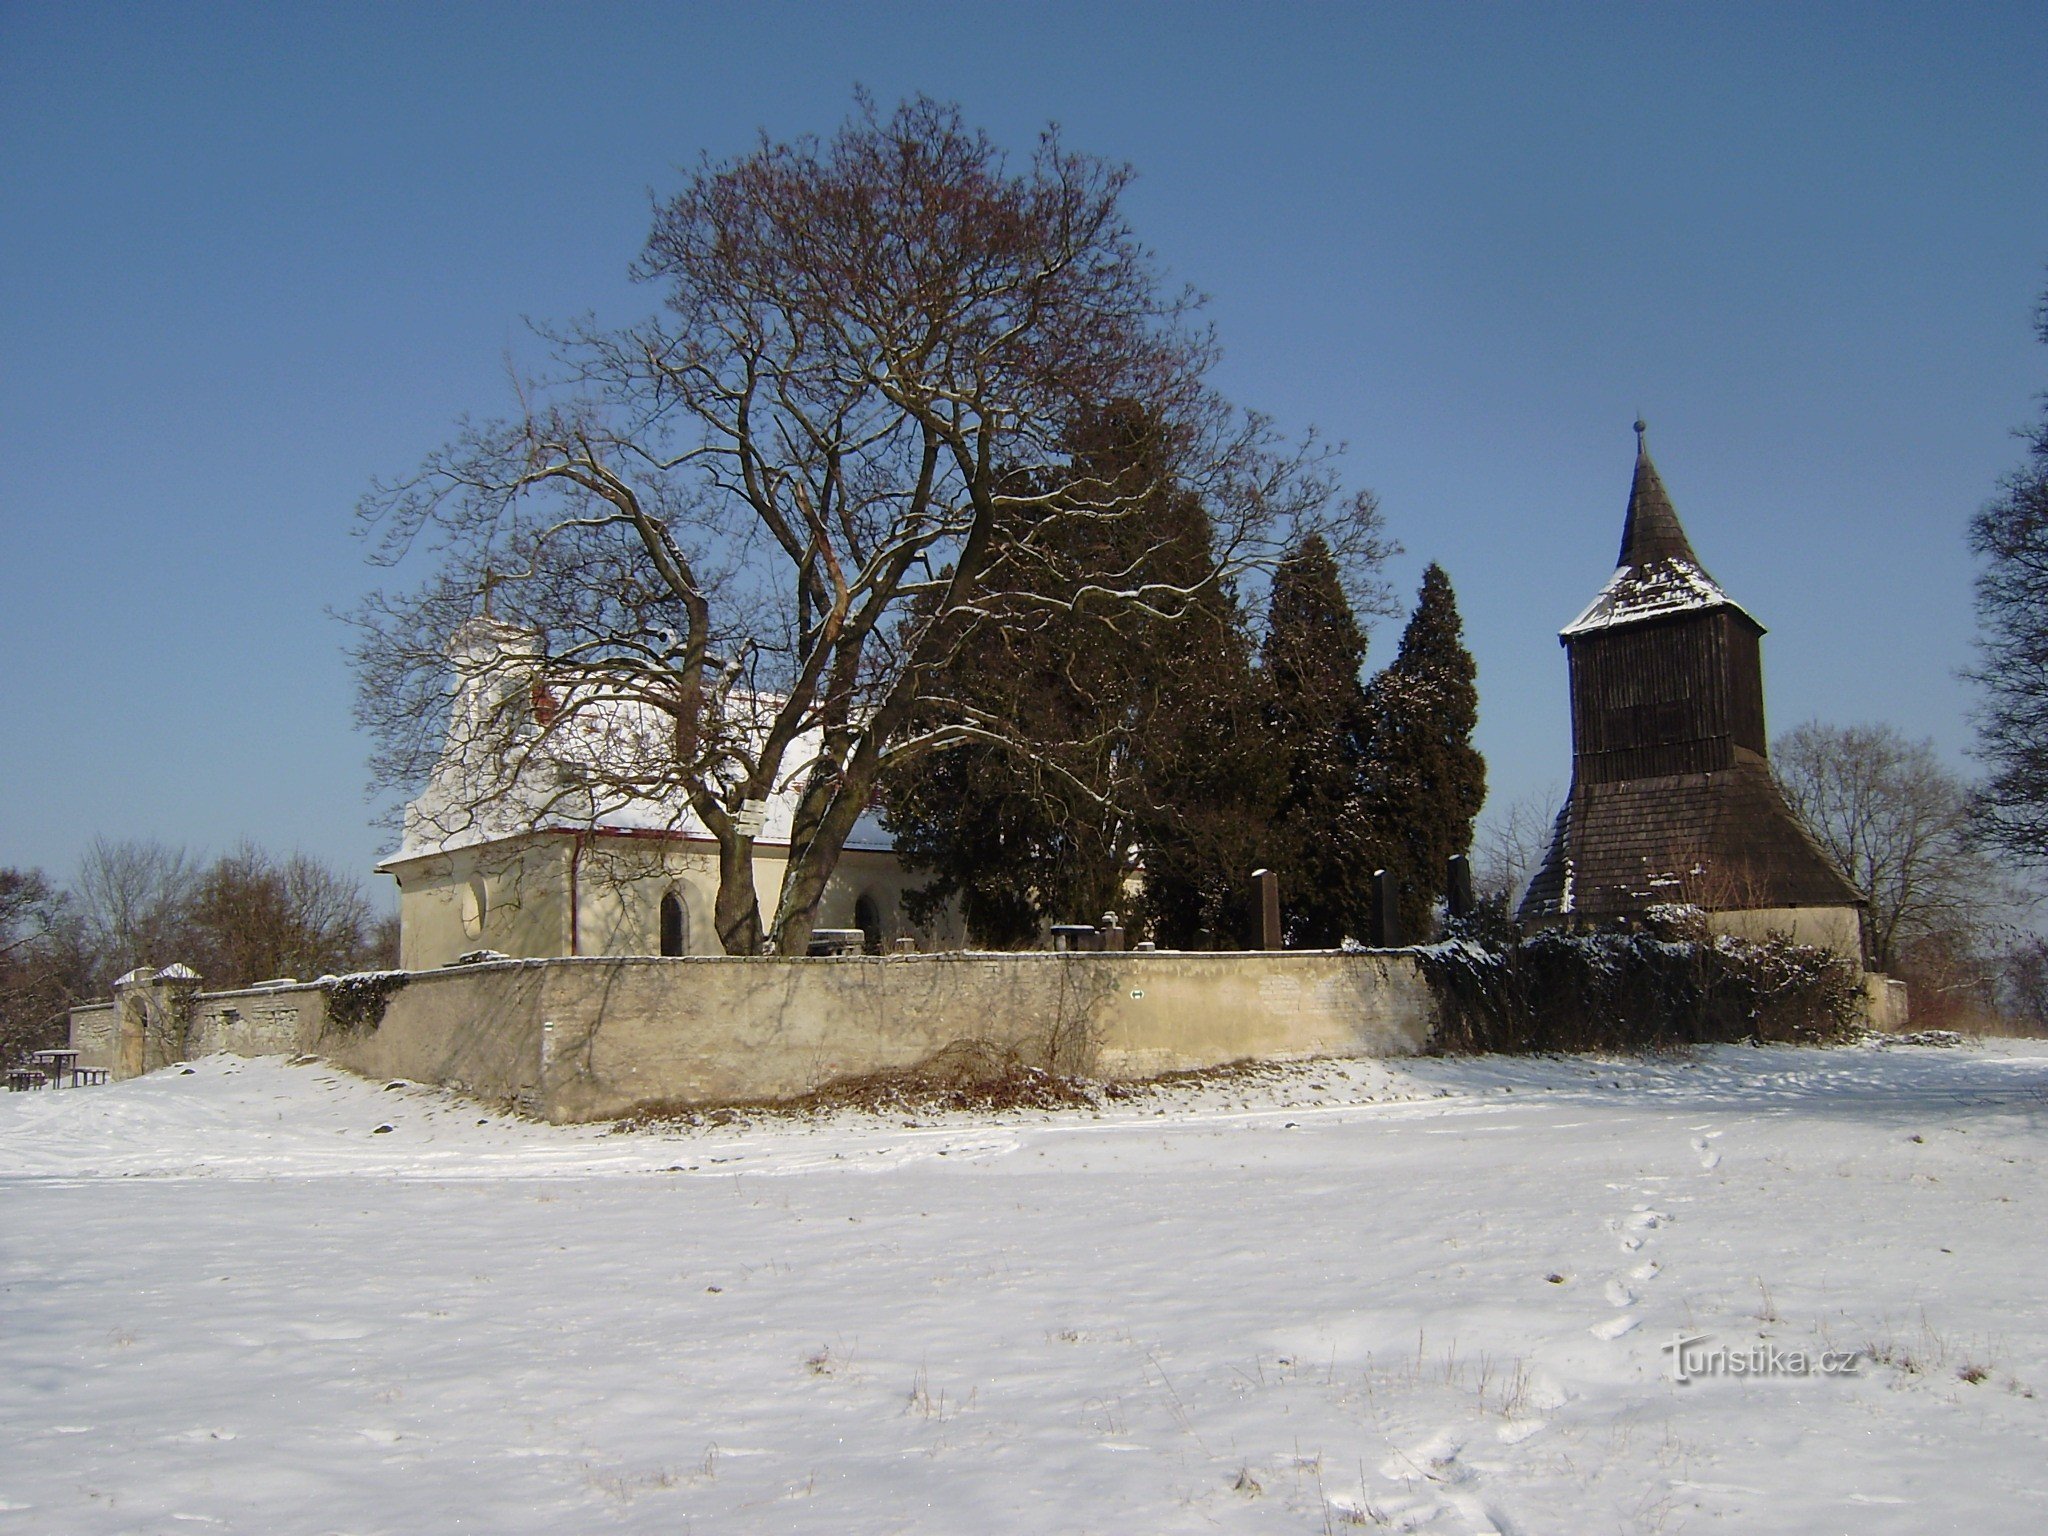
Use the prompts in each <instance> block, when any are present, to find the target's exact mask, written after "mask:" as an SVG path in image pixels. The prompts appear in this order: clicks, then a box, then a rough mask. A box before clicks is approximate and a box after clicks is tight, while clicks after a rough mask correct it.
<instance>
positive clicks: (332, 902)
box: [185, 843, 376, 987]
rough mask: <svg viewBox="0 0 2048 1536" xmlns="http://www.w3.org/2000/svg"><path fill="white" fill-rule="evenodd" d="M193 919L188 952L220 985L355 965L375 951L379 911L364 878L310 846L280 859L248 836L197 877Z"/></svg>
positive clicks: (191, 908)
mask: <svg viewBox="0 0 2048 1536" xmlns="http://www.w3.org/2000/svg"><path fill="white" fill-rule="evenodd" d="M188 921H189V923H190V926H191V931H192V936H193V950H192V953H191V954H189V955H187V956H186V957H185V958H186V959H187V960H188V961H189V962H190V963H191V964H192V965H194V966H195V967H196V968H197V969H198V971H199V973H200V975H202V976H204V977H205V978H206V980H207V982H208V983H209V984H210V985H213V986H216V987H239V986H247V985H248V984H249V983H250V982H253V981H262V980H267V979H269V978H272V977H277V976H297V977H299V978H301V979H305V978H310V977H314V976H320V975H325V974H331V973H338V972H344V971H351V970H355V969H356V968H358V967H359V966H361V965H364V964H367V963H371V962H372V961H373V959H374V957H375V953H376V950H375V943H376V940H375V935H374V931H373V929H374V914H373V913H372V911H371V908H370V903H369V900H368V898H366V897H365V896H364V894H363V890H362V886H361V885H360V884H359V883H358V882H356V881H355V880H353V879H351V878H349V877H348V876H346V875H343V874H339V873H337V872H336V871H334V870H332V869H329V868H328V867H327V866H326V865H324V864H322V863H320V861H319V860H317V859H314V858H311V857H310V856H308V855H306V854H303V853H295V854H292V855H291V856H290V857H288V858H285V859H283V860H279V859H275V858H273V857H272V856H271V855H269V854H267V853H265V852H263V851H262V850H261V849H259V848H257V847H255V846H254V845H252V844H249V843H244V844H242V845H241V846H239V847H237V848H235V849H232V850H231V851H229V852H228V853H226V854H224V855H223V856H222V857H221V858H219V859H217V860H216V861H215V862H214V863H213V864H212V865H211V866H209V867H208V868H207V869H206V871H205V872H204V874H203V875H201V876H200V877H199V879H198V880H197V882H196V884H195V886H194V888H193V890H192V893H191V897H190V904H189V908H188Z"/></svg>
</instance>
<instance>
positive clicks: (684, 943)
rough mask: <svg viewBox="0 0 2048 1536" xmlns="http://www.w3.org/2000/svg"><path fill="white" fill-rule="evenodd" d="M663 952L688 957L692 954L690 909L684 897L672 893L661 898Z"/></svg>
mask: <svg viewBox="0 0 2048 1536" xmlns="http://www.w3.org/2000/svg"><path fill="white" fill-rule="evenodd" d="M661 952H662V953H663V954H664V955H687V954H688V953H689V952H690V909H689V908H688V907H686V906H684V905H683V899H682V897H680V896H678V895H677V894H676V893H675V892H674V891H670V892H668V893H667V894H665V895H664V896H663V897H662V898H661Z"/></svg>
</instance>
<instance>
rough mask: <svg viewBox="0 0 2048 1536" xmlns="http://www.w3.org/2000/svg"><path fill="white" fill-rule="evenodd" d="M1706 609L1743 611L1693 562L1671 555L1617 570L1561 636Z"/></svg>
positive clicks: (1589, 632)
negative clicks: (1645, 563)
mask: <svg viewBox="0 0 2048 1536" xmlns="http://www.w3.org/2000/svg"><path fill="white" fill-rule="evenodd" d="M1710 608H1734V609H1736V610H1737V611H1738V612H1740V611H1741V607H1740V605H1739V604H1738V603H1736V601H1735V600H1734V599H1733V598H1731V597H1730V596H1729V595H1728V594H1727V593H1726V592H1723V591H1722V590H1721V588H1720V586H1719V584H1718V583H1716V582H1715V580H1714V578H1713V577H1711V576H1709V575H1708V574H1707V573H1706V572H1705V571H1704V570H1702V569H1701V568H1700V567H1699V566H1697V565H1695V564H1694V563H1693V562H1692V561H1690V560H1682V559H1679V558H1677V557H1675V556H1673V557H1667V558H1665V559H1662V560H1653V561H1651V562H1649V563H1648V564H1647V565H1624V566H1620V567H1618V568H1617V569H1616V570H1615V572H1614V574H1613V575H1612V576H1610V577H1608V578H1607V585H1606V586H1604V587H1602V588H1601V589H1600V592H1599V595H1598V596H1596V597H1595V598H1594V599H1593V601H1592V602H1590V603H1588V604H1587V605H1586V609H1585V611H1584V612H1583V613H1581V614H1580V615H1579V616H1578V617H1577V618H1576V619H1573V620H1572V621H1571V623H1569V624H1567V625H1565V627H1564V628H1563V629H1562V630H1561V631H1559V633H1560V634H1563V635H1566V636H1570V635H1585V634H1592V633H1594V632H1595V631H1597V630H1602V629H1613V628H1615V627H1616V626H1618V625H1622V624H1633V623H1636V622H1638V621H1640V620H1643V619H1655V618H1662V617H1664V616H1665V615H1667V614H1673V613H1697V612H1703V611H1705V610H1707V609H1710Z"/></svg>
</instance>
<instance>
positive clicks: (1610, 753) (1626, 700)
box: [1567, 609, 1764, 784]
mask: <svg viewBox="0 0 2048 1536" xmlns="http://www.w3.org/2000/svg"><path fill="white" fill-rule="evenodd" d="M1567 648H1568V650H1569V653H1570V658H1571V688H1572V755H1573V764H1572V771H1573V777H1574V778H1575V779H1576V780H1577V781H1578V782H1580V783H1582V784H1611V783H1618V782H1620V781H1622V780H1625V779H1639V778H1651V777H1663V776H1665V775H1669V774H1676V773H1712V772H1714V771H1716V770H1718V769H1723V768H1726V767H1727V766H1728V765H1729V764H1730V763H1731V762H1732V761H1734V749H1735V748H1737V747H1745V748H1747V749H1749V750H1750V751H1752V752H1756V753H1759V754H1761V753H1762V752H1763V750H1764V726H1763V661H1762V652H1761V648H1760V647H1759V645H1758V643H1757V634H1756V631H1755V629H1754V627H1753V626H1752V625H1750V624H1749V623H1747V622H1745V620H1744V619H1743V618H1742V617H1741V616H1740V615H1738V614H1736V613H1734V612H1731V611H1729V610H1727V609H1722V610H1719V611H1717V612H1712V613H1697V614H1685V615H1682V616H1680V617H1675V618H1671V619H1663V620H1658V621H1654V622H1649V623H1642V624H1630V625H1625V626H1622V627H1619V628H1616V629H1612V630H1608V631H1605V632H1601V633H1596V634H1590V635H1584V636H1574V637H1572V638H1571V639H1570V640H1569V641H1568V642H1567Z"/></svg>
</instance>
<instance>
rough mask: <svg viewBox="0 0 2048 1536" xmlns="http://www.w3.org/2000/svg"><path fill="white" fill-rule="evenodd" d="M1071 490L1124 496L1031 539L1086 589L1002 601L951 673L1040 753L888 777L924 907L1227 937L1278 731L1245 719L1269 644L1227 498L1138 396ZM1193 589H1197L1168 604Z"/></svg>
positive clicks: (957, 699)
mask: <svg viewBox="0 0 2048 1536" xmlns="http://www.w3.org/2000/svg"><path fill="white" fill-rule="evenodd" d="M1054 494H1055V495H1056V496H1059V495H1064V496H1069V497H1072V498H1074V499H1077V500H1083V501H1087V502H1091V503H1095V504H1100V505H1106V506H1109V507H1111V508H1114V509H1116V510H1114V511H1112V512H1111V513H1109V514H1107V515H1103V516H1100V517H1095V518H1087V517H1081V518H1075V517H1062V518H1058V519H1056V520H1051V521H1049V523H1048V531H1047V532H1046V534H1045V535H1044V536H1041V537H1037V538H1030V537H1026V538H1020V539H1018V540H1016V541H1015V543H1016V545H1017V547H1018V549H1019V550H1020V551H1022V552H1023V554H1022V555H1021V556H1020V558H1029V559H1032V560H1035V561H1040V562H1043V563H1044V564H1045V565H1047V566H1048V567H1050V568H1051V571H1052V572H1056V573H1057V575H1058V578H1059V579H1058V580H1057V581H1056V582H1055V581H1048V580H1044V579H1041V580H1038V581H1035V582H1033V583H1031V584H1030V585H1031V586H1032V587H1034V588H1035V589H1037V590H1048V589H1051V588H1053V587H1056V586H1057V587H1063V588H1064V589H1065V590H1066V591H1068V592H1070V593H1071V594H1072V601H1071V603H1070V604H1068V605H1065V606H1049V607H1048V606H1039V605H1034V606H1031V607H1027V608H1021V609H1019V610H1017V611H1007V610H1006V611H1003V612H1000V613H992V614H990V615H989V616H988V618H987V620H986V621H985V622H983V623H982V624H981V625H980V626H979V627H978V628H977V629H976V630H975V631H974V632H973V633H972V634H971V635H969V636H968V637H966V638H965V640H964V641H963V642H962V643H961V644H960V645H959V647H958V648H957V650H956V652H955V654H954V655H953V656H952V657H951V658H950V659H949V661H948V664H947V666H946V667H945V668H944V669H942V670H941V671H940V673H939V674H938V675H937V677H936V678H935V690H936V691H938V692H940V693H943V694H944V695H945V696H946V703H947V705H948V706H951V707H953V708H954V712H956V713H957V712H958V711H957V706H960V705H963V704H964V705H966V706H967V707H968V708H969V709H970V710H971V711H972V712H973V713H974V714H976V715H977V716H979V717H981V718H984V719H987V720H989V721H990V722H991V723H992V726H993V727H994V728H995V729H996V731H997V733H998V734H1003V735H1007V736H1009V737H1010V738H1012V739H1014V740H1018V741H1026V742H1029V743H1030V744H1031V748H1032V750H1031V752H1030V753H1029V754H1028V755H1027V754H1024V753H1021V752H1017V751H1013V750H1011V749H1009V748H1006V747H1005V746H1003V745H1001V744H1000V743H995V742H992V743H989V744H987V745H975V746H970V747H963V748H956V749H954V750H951V751H947V752H943V753H939V754H936V755H934V756H930V757H927V758H925V759H922V760H920V761H919V762H918V763H917V764H916V765H915V766H914V768H913V769H912V770H911V771H909V772H907V773H905V774H903V775H900V776H899V777H897V778H896V779H894V780H893V781H891V782H890V783H889V784H887V785H886V786H885V792H884V793H885V806H886V819H887V821H888V823H889V826H890V828H891V830H892V831H893V832H894V834H895V836H896V847H897V852H898V853H899V855H900V856H901V857H902V858H903V859H904V862H905V863H906V865H908V866H909V867H911V868H913V869H918V870H924V871H929V872H930V873H931V874H932V875H933V877H934V878H933V879H932V881H931V882H930V883H929V884H927V885H926V886H925V887H924V888H923V890H922V891H921V892H919V893H918V895H917V896H916V897H914V898H912V915H913V916H925V915H929V913H930V912H932V911H934V910H936V909H937V908H938V907H939V906H941V905H943V903H944V902H946V901H947V900H949V899H951V898H953V897H956V896H957V897H958V898H959V900H960V901H961V904H962V910H963V915H964V916H965V917H966V919H967V923H968V926H969V929H970V931H971V932H972V933H973V935H974V936H975V938H976V939H977V941H979V942H982V943H986V944H1005V945H1007V944H1019V943H1025V942H1029V941H1030V940H1031V939H1032V938H1033V937H1034V936H1035V935H1036V934H1037V933H1038V932H1039V931H1040V930H1041V929H1042V928H1043V926H1044V925H1045V924H1046V923H1049V922H1059V921H1076V920H1093V919H1094V918H1095V917H1097V916H1098V915H1100V914H1101V913H1102V912H1104V911H1106V910H1117V911H1119V912H1120V913H1121V914H1123V915H1124V916H1125V917H1126V918H1127V919H1128V920H1131V921H1132V922H1134V923H1138V924H1145V923H1149V924H1150V926H1151V927H1152V929H1153V931H1154V934H1155V937H1157V938H1158V939H1159V940H1160V942H1162V943H1166V944H1170V945H1173V946H1176V947H1194V946H1196V945H1198V944H1203V943H1205V942H1206V943H1216V942H1225V941H1227V936H1226V935H1224V934H1223V932H1222V930H1223V929H1224V928H1227V927H1229V926H1231V925H1229V924H1228V923H1227V922H1226V921H1225V919H1224V915H1223V914H1224V910H1225V908H1226V907H1227V906H1228V899H1229V893H1228V882H1229V880H1230V879H1234V880H1235V883H1236V884H1237V885H1238V886H1243V885H1244V884H1246V883H1247V881H1248V867H1247V870H1246V871H1243V872H1238V871H1230V872H1229V874H1228V876H1226V873H1225V871H1226V869H1227V866H1229V865H1231V864H1233V863H1235V862H1239V861H1240V849H1239V847H1238V845H1239V844H1240V843H1242V841H1243V832H1242V827H1243V823H1244V821H1245V818H1246V816H1247V815H1250V816H1251V817H1252V818H1253V819H1254V820H1257V819H1258V816H1259V811H1260V808H1259V807H1258V806H1256V805H1249V806H1248V804H1247V802H1246V795H1247V793H1248V791H1247V790H1246V788H1245V779H1246V774H1247V771H1246V769H1245V768H1244V766H1243V762H1242V759H1244V758H1245V757H1246V756H1247V754H1249V755H1251V756H1252V757H1253V758H1254V759H1255V758H1256V755H1257V753H1258V751H1259V749H1260V742H1259V737H1258V733H1257V731H1256V730H1249V731H1248V730H1244V729H1242V726H1243V725H1244V724H1245V723H1247V722H1244V721H1241V720H1239V719H1237V718H1236V716H1237V715H1238V714H1241V713H1242V712H1243V707H1244V701H1245V700H1247V699H1248V698H1249V690H1250V666H1249V660H1248V651H1249V648H1248V644H1247V642H1246V641H1245V639H1244V635H1243V627H1244V626H1243V624H1242V621H1241V618H1240V615H1239V612H1238V608H1237V604H1236V602H1235V600H1234V598H1233V597H1232V595H1231V594H1230V593H1229V592H1228V591H1227V590H1225V589H1224V588H1223V587H1222V586H1221V585H1220V584H1218V583H1215V582H1214V581H1213V580H1208V579H1206V578H1209V577H1211V576H1213V573H1214V571H1215V569H1216V563H1215V556H1214V552H1213V549H1212V528H1211V525H1210V521H1209V517H1208V513H1207V510H1206V509H1205V508H1204V507H1203V505H1202V502H1201V499H1200V497H1199V496H1197V495H1195V494H1193V493H1192V492H1190V491H1188V490H1187V489H1185V488H1184V487H1182V486H1180V485H1178V484H1177V483H1176V481H1175V479H1174V476H1173V474H1172V469H1171V462H1170V453H1169V449H1168V445H1167V444H1165V443H1163V442H1162V441H1161V440H1160V437H1159V434H1158V431H1157V429H1156V427H1155V425H1154V424H1153V423H1152V422H1151V421H1150V420H1149V419H1148V418H1146V417H1145V416H1144V415H1143V413H1142V412H1140V411H1139V410H1138V409H1137V408H1136V407H1134V406H1130V405H1114V406H1111V407H1109V408H1107V409H1106V410H1104V411H1103V412H1102V413H1101V414H1100V416H1099V417H1098V418H1097V419H1096V420H1094V421H1093V422H1091V423H1089V424H1088V426H1087V427H1086V428H1085V429H1084V431H1083V432H1082V433H1081V434H1080V440H1079V442H1078V443H1077V445H1076V450H1075V454H1074V460H1073V463H1072V466H1071V472H1070V475H1069V477H1068V485H1067V487H1066V488H1065V489H1064V490H1062V491H1060V492H1056V493H1054ZM1189 588H1199V591H1198V592H1197V595H1196V596H1195V597H1194V598H1193V599H1192V600H1189V599H1187V598H1185V597H1184V596H1175V597H1173V598H1172V599H1171V600H1167V599H1165V598H1159V599H1157V600H1156V601H1155V600H1154V599H1153V598H1151V596H1150V594H1153V593H1164V592H1166V591H1167V590H1168V589H1171V590H1172V591H1173V592H1175V593H1184V592H1185V591H1186V590H1187V589H1189ZM1133 593H1136V594H1138V599H1137V600H1136V601H1133V600H1132V599H1131V597H1130V594H1133ZM1249 793H1251V794H1252V795H1253V796H1254V797H1255V796H1256V793H1258V790H1256V789H1254V790H1252V791H1250V792H1249ZM1141 860H1142V863H1143V869H1144V880H1143V887H1144V891H1143V894H1142V895H1141V896H1139V897H1138V898H1137V902H1136V905H1135V906H1134V904H1133V900H1132V896H1131V894H1130V884H1131V877H1132V876H1133V874H1134V873H1135V872H1136V871H1137V869H1138V867H1139V863H1140V861H1141Z"/></svg>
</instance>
